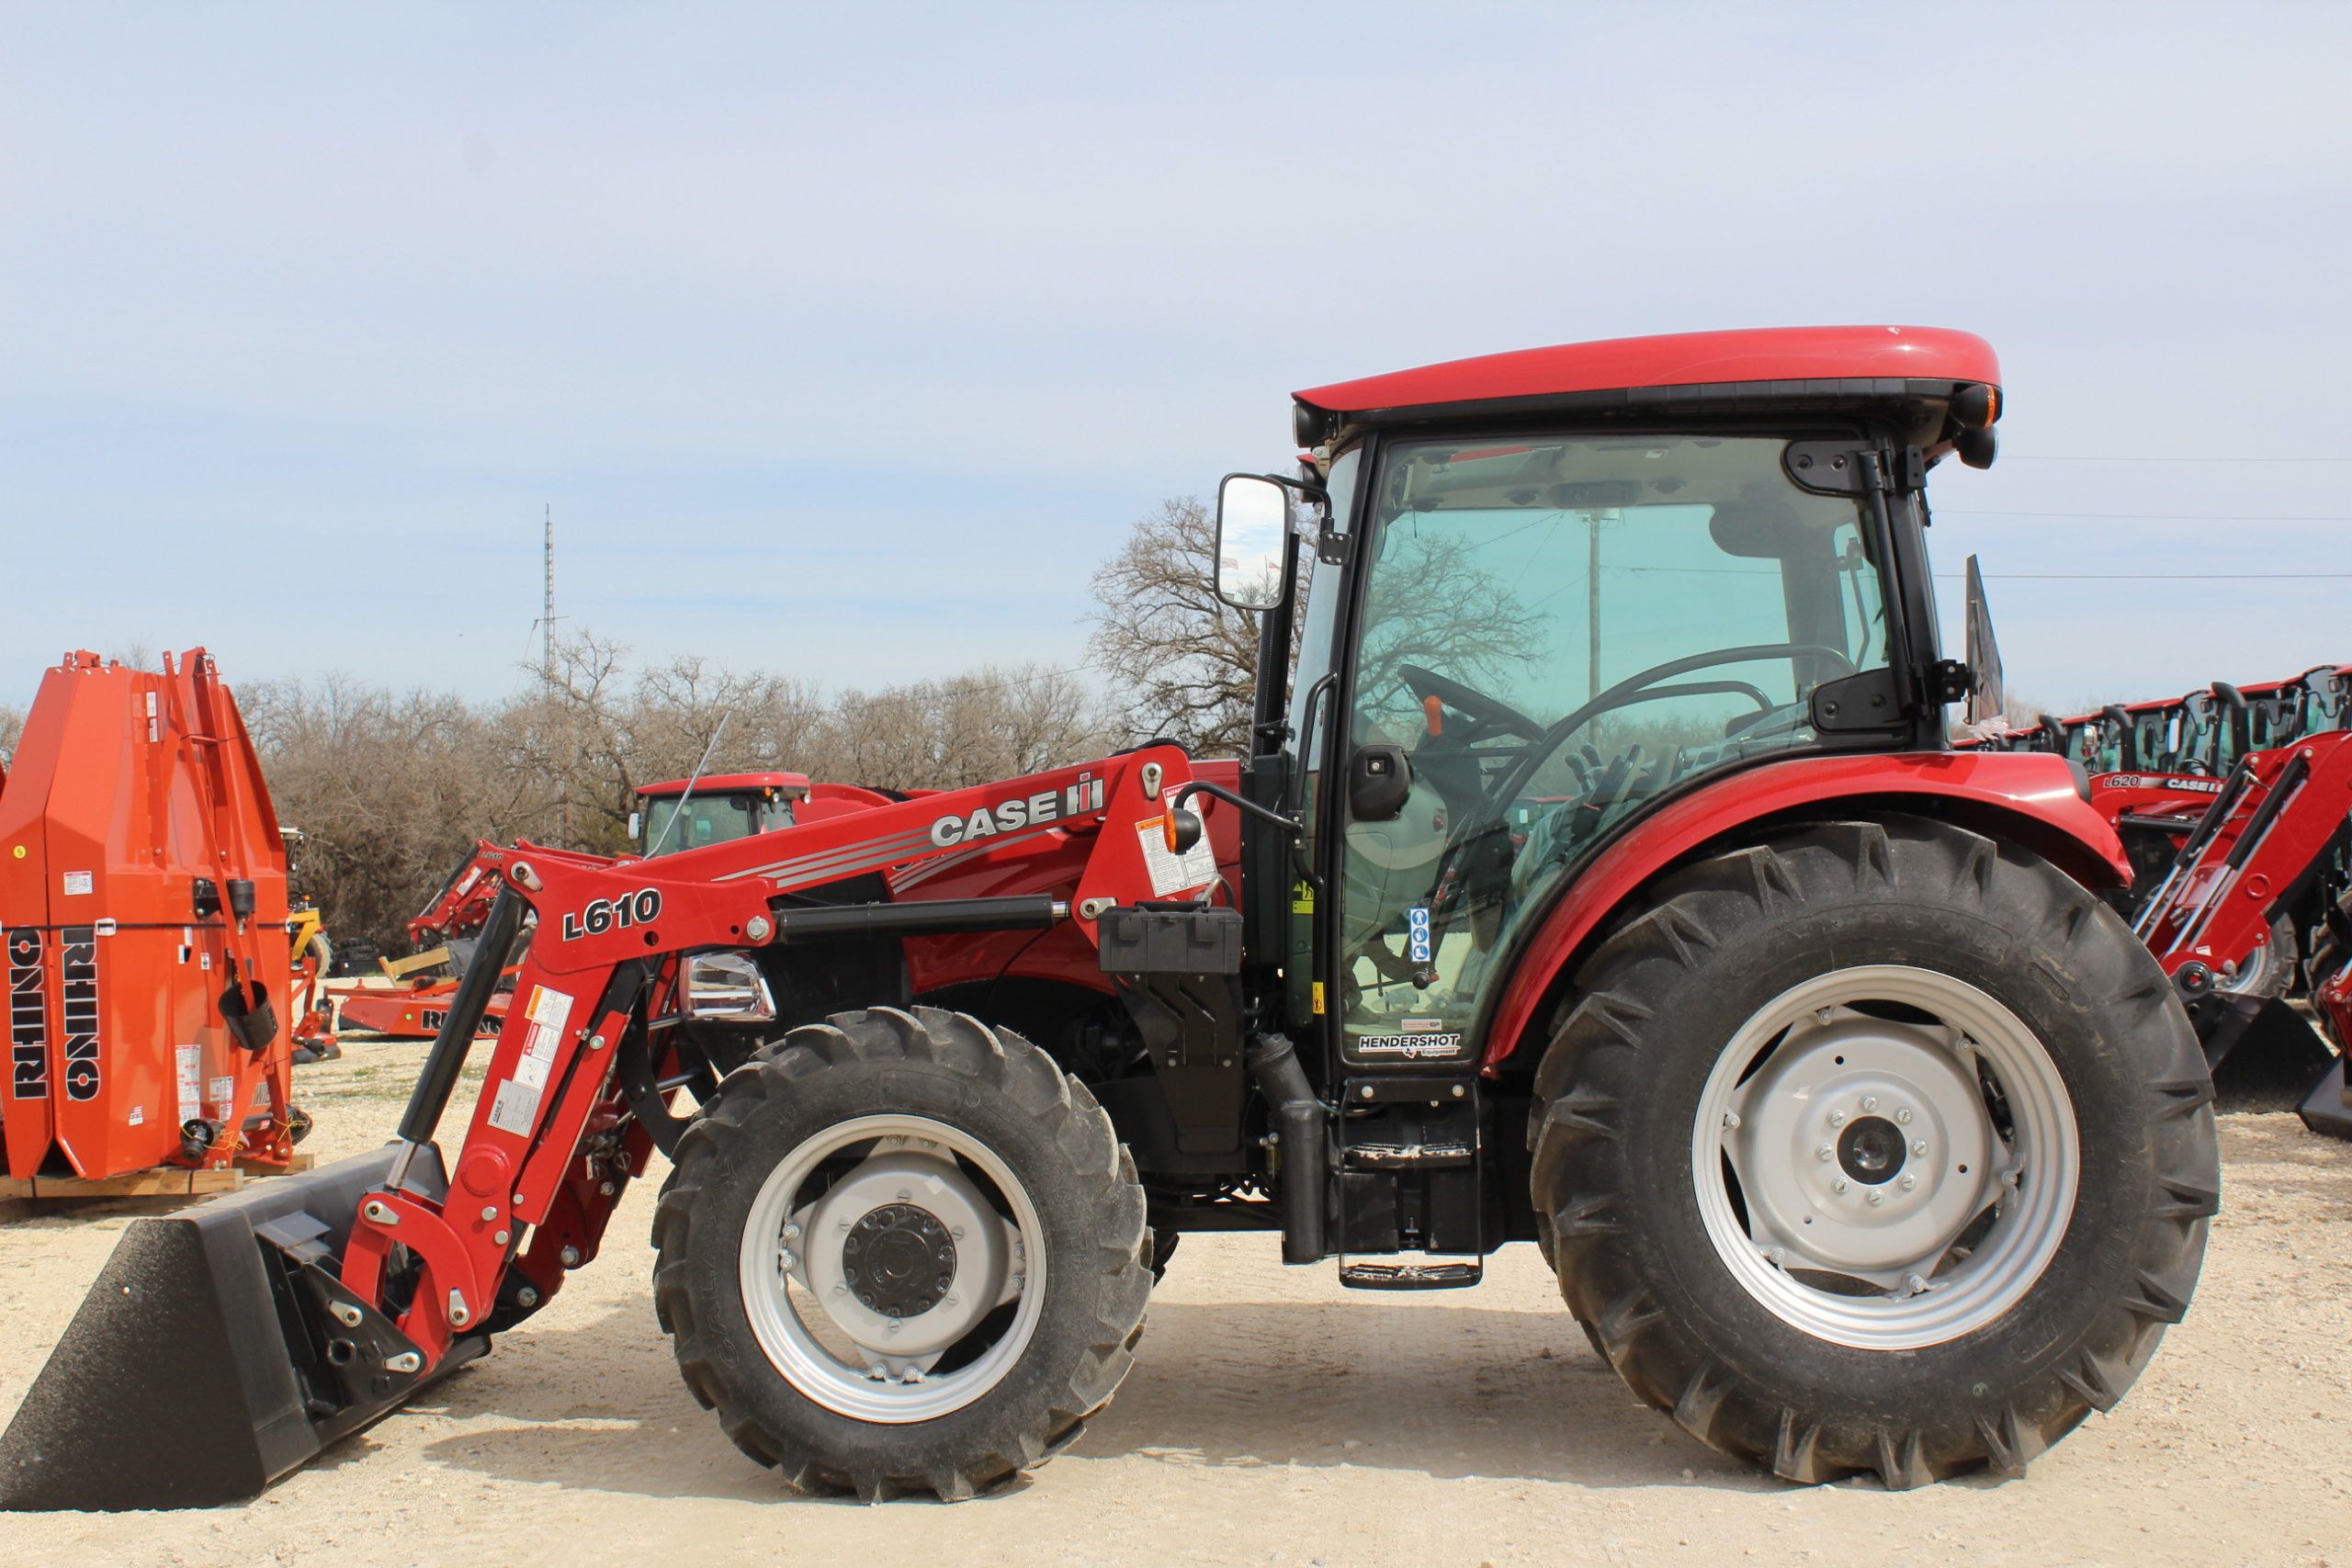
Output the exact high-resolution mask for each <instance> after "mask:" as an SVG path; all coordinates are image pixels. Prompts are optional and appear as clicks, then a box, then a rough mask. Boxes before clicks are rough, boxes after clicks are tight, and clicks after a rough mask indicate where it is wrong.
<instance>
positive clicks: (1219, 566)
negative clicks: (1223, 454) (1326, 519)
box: [1216, 474, 1290, 610]
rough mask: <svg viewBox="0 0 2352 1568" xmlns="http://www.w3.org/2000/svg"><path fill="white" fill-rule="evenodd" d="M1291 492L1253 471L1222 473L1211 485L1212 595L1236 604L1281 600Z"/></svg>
mask: <svg viewBox="0 0 2352 1568" xmlns="http://www.w3.org/2000/svg"><path fill="white" fill-rule="evenodd" d="M1289 525H1290V495H1289V492H1288V491H1284V490H1283V487H1282V486H1280V485H1278V484H1276V483H1275V482H1274V481H1273V480H1272V479H1262V478H1261V477H1259V476H1258V475H1256V474H1227V475H1226V476H1225V481H1224V482H1223V483H1222V484H1220V485H1218V486H1217V490H1216V596H1217V597H1218V598H1220V599H1222V600H1224V601H1225V602H1226V603H1227V604H1230V605H1232V606H1233V607H1234V608H1235V609H1237V610H1271V609H1272V608H1273V607H1274V606H1275V605H1277V604H1281V603H1282V598H1283V550H1284V549H1285V548H1286V547H1287V541H1288V539H1289V537H1290V526H1289Z"/></svg>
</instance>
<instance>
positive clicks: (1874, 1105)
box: [1862, 1094, 1878, 1111]
mask: <svg viewBox="0 0 2352 1568" xmlns="http://www.w3.org/2000/svg"><path fill="white" fill-rule="evenodd" d="M1862 1109H1863V1110H1865V1111H1876V1110H1877V1109H1878V1096H1876V1095H1874V1094H1866V1095H1864V1096H1862Z"/></svg>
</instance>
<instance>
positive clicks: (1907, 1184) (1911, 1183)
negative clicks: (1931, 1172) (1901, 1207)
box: [1899, 1170, 1919, 1192]
mask: <svg viewBox="0 0 2352 1568" xmlns="http://www.w3.org/2000/svg"><path fill="white" fill-rule="evenodd" d="M1899 1180H1900V1182H1901V1184H1902V1187H1903V1190H1905V1192H1908V1191H1910V1190H1911V1189H1913V1188H1914V1187H1917V1186H1918V1185H1919V1179H1918V1178H1917V1177H1916V1176H1914V1175H1912V1174H1911V1173H1910V1172H1909V1171H1907V1170H1906V1171H1905V1172H1904V1173H1903V1175H1902V1176H1901V1177H1900V1178H1899Z"/></svg>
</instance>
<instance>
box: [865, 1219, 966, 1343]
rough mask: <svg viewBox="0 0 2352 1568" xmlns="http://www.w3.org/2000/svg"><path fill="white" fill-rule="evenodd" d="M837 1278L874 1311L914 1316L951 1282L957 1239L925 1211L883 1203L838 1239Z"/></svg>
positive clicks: (926, 1309)
mask: <svg viewBox="0 0 2352 1568" xmlns="http://www.w3.org/2000/svg"><path fill="white" fill-rule="evenodd" d="M842 1282H843V1283H844V1284H846V1285H848V1286H849V1288H850V1293H851V1294H853V1295H854V1296H855V1297H857V1299H858V1301H859V1303H861V1304H863V1305H865V1306H867V1307H870V1308H872V1309H873V1310H874V1311H876V1312H878V1313H881V1314H884V1315H886V1316H888V1317H898V1318H905V1317H918V1316H921V1315H922V1314H924V1313H927V1312H929V1311H930V1310H931V1309H932V1308H933V1307H934V1306H937V1305H938V1304H939V1303H940V1301H941V1300H942V1299H943V1298H944V1296H945V1295H946V1294H947V1288H948V1287H949V1286H950V1285H953V1284H954V1283H955V1282H956V1243H955V1242H954V1240H953V1239H951V1238H950V1237H949V1235H948V1234H947V1227H946V1226H945V1225H943V1224H940V1223H939V1220H938V1217H937V1216H936V1215H933V1214H932V1213H930V1212H928V1211H927V1210H923V1209H918V1208H916V1207H915V1206H914V1205H913V1204H911V1203H885V1204H883V1205H882V1206H881V1207H880V1208H878V1209H873V1210H869V1211H868V1212H867V1213H866V1215H865V1218H864V1219H862V1220H859V1221H858V1222H857V1223H856V1224H854V1225H852V1226H851V1227H850V1232H849V1235H846V1236H844V1237H842Z"/></svg>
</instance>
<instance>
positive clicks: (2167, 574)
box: [1936, 571, 2352, 588]
mask: <svg viewBox="0 0 2352 1568" xmlns="http://www.w3.org/2000/svg"><path fill="white" fill-rule="evenodd" d="M1936 575H1937V576H1938V577H1939V578H1942V579H1944V580H1946V581H1951V582H1964V581H1967V579H1968V574H1967V573H1966V572H1964V571H1939V572H1938V573H1936ZM1984 577H1985V581H1987V582H2177V583H2179V584H2181V585H2182V586H2183V587H2185V588H2193V587H2195V586H2196V585H2197V584H2198V583H2200V582H2311V581H2318V580H2323V579H2334V578H2352V571H2199V572H2193V573H2189V572H2177V571H1988V572H1985V574H1984Z"/></svg>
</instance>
